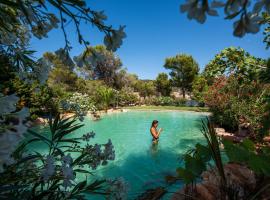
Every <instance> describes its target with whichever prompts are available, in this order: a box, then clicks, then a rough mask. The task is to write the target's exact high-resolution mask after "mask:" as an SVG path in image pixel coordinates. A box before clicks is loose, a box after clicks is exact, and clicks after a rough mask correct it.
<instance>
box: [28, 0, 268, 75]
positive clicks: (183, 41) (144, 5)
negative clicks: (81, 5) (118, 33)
mask: <svg viewBox="0 0 270 200" xmlns="http://www.w3.org/2000/svg"><path fill="white" fill-rule="evenodd" d="M87 2H88V3H89V6H90V7H91V8H92V9H94V10H104V11H105V14H106V15H107V16H108V20H107V23H108V24H112V25H113V26H114V27H116V28H117V27H118V26H119V25H126V29H125V31H126V33H127V38H126V39H125V40H124V44H123V46H122V47H121V48H120V49H119V50H117V52H116V54H117V55H118V56H119V57H120V58H121V60H122V62H123V67H125V68H127V70H128V72H130V73H136V74H138V75H139V77H140V78H142V79H155V78H156V76H157V74H158V73H160V72H167V71H166V70H165V69H164V67H163V64H164V60H165V58H166V57H169V56H174V55H176V54H178V53H187V54H191V55H192V56H193V57H194V58H195V60H196V61H197V62H198V63H199V66H200V68H201V69H203V68H204V66H205V64H207V63H208V62H209V61H210V60H211V59H212V58H213V57H214V55H215V54H217V53H218V52H219V51H221V50H222V49H224V48H225V47H230V46H236V47H238V46H239V47H242V48H244V49H245V50H246V51H248V52H249V53H251V54H252V55H254V56H257V57H262V58H267V57H269V52H270V50H266V49H265V45H264V44H263V42H262V41H263V35H262V33H258V34H256V35H247V36H245V37H244V38H236V37H234V36H233V35H232V31H233V30H232V23H233V22H232V21H226V20H224V19H223V18H222V17H211V18H208V20H207V21H206V23H205V24H203V25H201V24H198V23H197V22H195V21H190V20H188V19H187V17H186V15H185V14H182V13H180V12H179V5H180V4H181V3H182V2H184V1H183V0H169V1H168V0H91V1H87ZM67 30H68V37H69V40H70V41H71V44H72V46H73V49H72V51H71V55H72V56H76V55H78V54H80V53H81V52H82V51H83V50H84V47H83V46H81V45H79V43H78V42H77V38H76V33H75V31H74V27H73V26H72V25H69V26H68V27H67ZM82 32H83V35H84V36H85V37H86V38H87V39H89V40H90V42H91V45H97V44H102V42H103V35H102V34H101V33H99V32H98V30H96V29H93V28H92V26H91V25H90V27H88V26H86V25H83V26H82ZM63 45H64V39H63V34H62V32H61V30H53V31H51V32H50V33H49V35H48V38H45V39H42V40H38V39H35V38H33V39H32V41H31V47H32V48H33V49H35V50H37V53H36V57H40V56H42V54H43V53H44V52H46V51H55V50H57V49H58V48H60V47H63Z"/></svg>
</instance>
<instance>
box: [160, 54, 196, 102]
mask: <svg viewBox="0 0 270 200" xmlns="http://www.w3.org/2000/svg"><path fill="white" fill-rule="evenodd" d="M164 67H165V68H166V69H169V70H171V72H170V76H171V77H172V84H173V86H175V87H179V88H181V90H182V94H183V98H185V94H186V92H187V91H191V89H192V83H193V80H194V78H195V77H196V75H197V74H198V72H199V66H198V64H197V62H196V61H195V60H194V58H193V57H192V56H190V55H185V54H180V55H176V56H175V57H170V58H166V60H165V64H164Z"/></svg>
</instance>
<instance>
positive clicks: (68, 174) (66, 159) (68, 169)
mask: <svg viewBox="0 0 270 200" xmlns="http://www.w3.org/2000/svg"><path fill="white" fill-rule="evenodd" d="M72 162H73V159H72V157H71V156H70V154H68V155H67V156H63V157H62V167H61V169H62V173H63V176H64V180H63V186H64V188H67V187H71V186H73V184H72V181H73V180H74V179H75V173H74V171H73V169H72Z"/></svg>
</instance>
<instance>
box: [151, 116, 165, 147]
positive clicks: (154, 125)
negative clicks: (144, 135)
mask: <svg viewBox="0 0 270 200" xmlns="http://www.w3.org/2000/svg"><path fill="white" fill-rule="evenodd" d="M157 127H158V121H157V120H154V121H153V122H152V126H151V128H150V133H151V135H152V137H153V139H152V141H153V144H157V143H158V138H159V135H160V133H161V132H162V131H163V129H162V128H160V129H159V130H157Z"/></svg>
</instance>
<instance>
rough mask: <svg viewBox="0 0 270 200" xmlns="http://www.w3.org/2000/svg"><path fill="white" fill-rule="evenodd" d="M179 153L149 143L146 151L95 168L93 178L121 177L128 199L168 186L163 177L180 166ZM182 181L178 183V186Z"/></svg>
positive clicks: (172, 174) (171, 173)
mask: <svg viewBox="0 0 270 200" xmlns="http://www.w3.org/2000/svg"><path fill="white" fill-rule="evenodd" d="M179 157H180V155H179V154H177V153H173V151H171V150H170V149H168V150H166V149H160V148H159V145H158V144H157V145H151V146H150V148H149V150H148V151H147V152H143V153H136V152H134V154H131V155H129V156H128V157H127V158H125V159H123V160H116V161H114V162H112V163H111V164H109V165H108V166H106V167H104V168H101V169H99V170H97V172H96V173H97V174H96V173H95V174H96V175H97V176H96V177H95V178H101V179H102V178H119V177H123V178H124V179H125V181H126V182H127V183H128V199H134V198H135V197H137V196H138V195H140V194H141V193H143V192H144V191H145V190H147V189H150V188H155V187H158V186H168V185H167V183H166V180H165V177H166V176H168V175H171V176H174V175H176V168H177V167H179V166H180V162H179ZM181 184H182V183H178V186H177V187H178V188H179V187H180V185H181Z"/></svg>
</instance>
